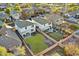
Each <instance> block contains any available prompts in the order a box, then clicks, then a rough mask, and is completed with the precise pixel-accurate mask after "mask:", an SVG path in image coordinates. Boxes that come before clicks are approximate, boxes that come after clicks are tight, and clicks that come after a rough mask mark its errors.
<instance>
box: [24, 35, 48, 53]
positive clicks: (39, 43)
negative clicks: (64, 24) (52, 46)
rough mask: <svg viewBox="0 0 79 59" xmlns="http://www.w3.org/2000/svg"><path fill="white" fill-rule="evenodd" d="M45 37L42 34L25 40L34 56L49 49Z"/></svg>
mask: <svg viewBox="0 0 79 59" xmlns="http://www.w3.org/2000/svg"><path fill="white" fill-rule="evenodd" d="M44 39H45V37H44V36H42V35H41V34H35V35H34V36H32V37H29V38H27V39H25V42H26V43H27V44H28V45H29V46H30V49H31V50H32V51H33V53H34V54H36V53H38V52H41V51H43V50H44V49H46V48H48V45H47V44H46V43H45V42H44Z"/></svg>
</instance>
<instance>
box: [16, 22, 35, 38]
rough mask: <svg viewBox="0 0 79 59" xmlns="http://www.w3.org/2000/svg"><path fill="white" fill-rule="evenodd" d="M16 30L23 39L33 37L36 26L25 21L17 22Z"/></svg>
mask: <svg viewBox="0 0 79 59" xmlns="http://www.w3.org/2000/svg"><path fill="white" fill-rule="evenodd" d="M15 28H16V29H17V30H18V31H19V33H20V34H21V36H22V37H23V38H26V37H29V36H31V34H32V33H33V32H35V31H36V26H35V25H34V24H33V23H31V22H28V21H24V20H17V21H16V22H15Z"/></svg>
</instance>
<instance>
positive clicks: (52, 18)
mask: <svg viewBox="0 0 79 59" xmlns="http://www.w3.org/2000/svg"><path fill="white" fill-rule="evenodd" d="M47 19H48V20H50V21H51V22H52V23H53V24H54V25H60V24H62V23H63V21H64V18H63V17H62V16H60V15H59V14H51V15H49V16H47Z"/></svg>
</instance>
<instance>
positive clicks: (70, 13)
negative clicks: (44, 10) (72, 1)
mask: <svg viewBox="0 0 79 59" xmlns="http://www.w3.org/2000/svg"><path fill="white" fill-rule="evenodd" d="M77 13H79V10H76V11H72V12H69V13H66V14H65V16H68V17H75V15H76V14H77Z"/></svg>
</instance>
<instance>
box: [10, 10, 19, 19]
mask: <svg viewBox="0 0 79 59" xmlns="http://www.w3.org/2000/svg"><path fill="white" fill-rule="evenodd" d="M10 15H11V16H12V18H14V19H15V20H16V19H19V18H20V13H18V12H16V11H14V10H12V11H11V12H10ZM14 19H13V20H14Z"/></svg>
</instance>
